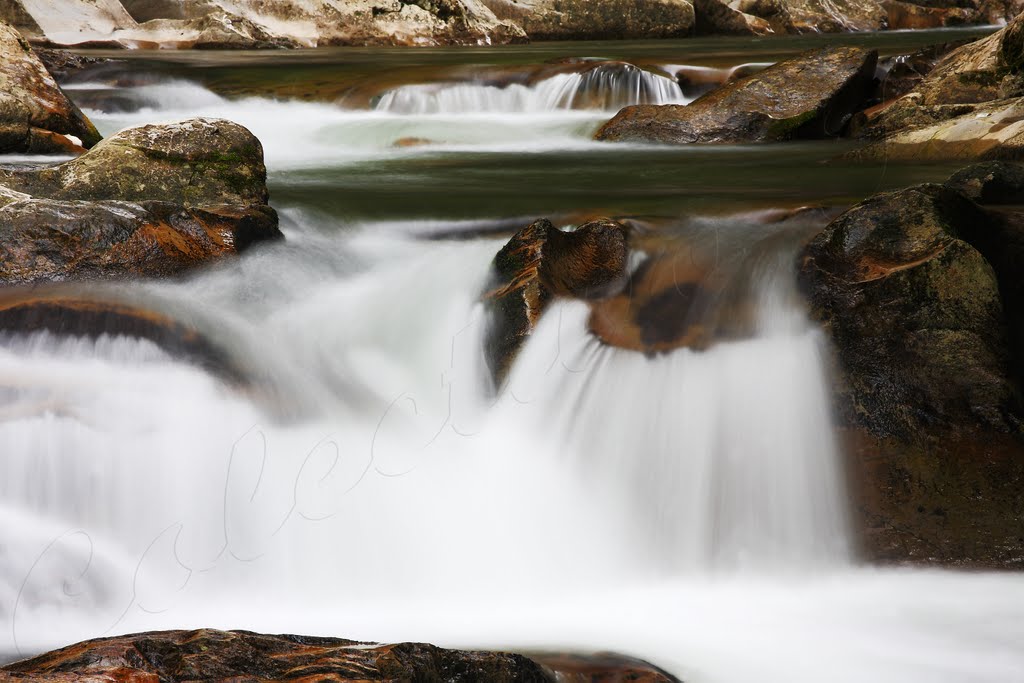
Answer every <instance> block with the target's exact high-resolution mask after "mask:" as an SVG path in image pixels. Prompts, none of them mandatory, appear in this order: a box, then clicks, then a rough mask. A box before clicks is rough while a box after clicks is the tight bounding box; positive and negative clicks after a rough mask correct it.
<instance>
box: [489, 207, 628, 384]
mask: <svg viewBox="0 0 1024 683" xmlns="http://www.w3.org/2000/svg"><path fill="white" fill-rule="evenodd" d="M628 254H629V251H628V247H627V239H626V229H625V228H624V226H622V225H621V224H620V223H617V222H615V221H611V220H608V219H598V220H594V221H590V222H588V223H585V224H583V225H581V226H579V227H578V228H577V229H576V230H574V231H571V232H563V231H561V230H559V229H558V228H556V227H555V226H554V225H552V224H551V222H550V221H548V220H539V221H536V222H534V223H531V224H530V225H528V226H526V227H525V228H523V229H522V230H520V231H519V232H517V233H516V234H515V235H513V236H512V239H510V240H509V241H508V243H507V244H506V245H505V246H504V247H502V249H501V251H499V252H498V254H497V255H496V256H495V257H494V262H493V263H492V265H491V276H490V280H489V282H488V285H487V287H486V289H485V292H484V295H483V301H484V303H485V305H486V308H487V311H488V318H489V320H488V325H487V332H486V334H485V342H484V343H485V353H486V359H487V364H488V367H489V369H490V371H491V375H492V377H493V378H494V381H495V385H500V384H501V383H502V381H503V380H504V378H505V375H506V374H507V372H508V369H509V367H510V366H511V364H512V361H513V360H514V358H515V355H516V353H517V352H518V351H519V348H520V347H521V346H522V344H523V342H524V341H525V340H526V338H527V337H528V336H529V335H530V333H531V332H533V329H534V327H536V325H537V322H538V321H539V320H540V316H541V315H542V314H543V313H544V311H545V309H546V308H547V306H548V305H549V304H550V303H551V301H553V300H554V299H555V297H560V296H561V297H574V298H581V299H588V300H593V299H600V298H603V297H607V296H612V295H614V294H615V293H617V291H618V290H619V289H620V288H621V287H622V286H623V285H624V284H625V281H626V277H627V261H628Z"/></svg>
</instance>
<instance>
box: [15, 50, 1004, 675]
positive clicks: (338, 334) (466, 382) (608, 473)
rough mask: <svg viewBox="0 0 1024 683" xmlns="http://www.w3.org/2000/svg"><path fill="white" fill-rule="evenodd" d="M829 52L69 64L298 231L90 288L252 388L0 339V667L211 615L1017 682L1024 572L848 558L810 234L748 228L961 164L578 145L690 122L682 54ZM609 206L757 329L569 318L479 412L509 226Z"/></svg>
mask: <svg viewBox="0 0 1024 683" xmlns="http://www.w3.org/2000/svg"><path fill="white" fill-rule="evenodd" d="M965 35H968V34H965V33H958V32H953V33H948V32H947V33H941V32H940V33H930V34H921V33H913V34H889V35H886V36H858V37H856V38H852V39H851V38H849V37H844V38H842V40H855V41H859V42H864V43H868V44H875V45H877V46H878V47H879V48H880V49H881V50H882V51H883V52H886V53H897V52H900V51H905V50H908V49H911V48H914V47H916V46H919V45H922V44H927V43H929V42H942V41H944V40H949V39H955V38H961V37H964V36H965ZM835 40H840V39H839V38H835V37H832V38H821V37H811V38H804V39H790V38H787V39H781V40H776V41H742V42H741V41H733V40H723V39H719V40H700V41H688V42H661V43H583V44H563V45H559V44H554V45H542V46H530V47H513V48H502V49H494V50H478V49H468V50H356V49H353V50H344V49H342V50H324V51H310V52H303V53H296V52H291V53H284V52H282V53H256V54H252V53H234V54H223V53H203V54H199V53H180V54H179V53H167V54H161V55H152V54H150V55H145V54H132V55H129V56H128V57H129V58H128V59H127V61H125V62H122V63H118V64H114V65H106V66H103V67H101V68H98V69H95V70H93V71H91V72H87V73H85V74H82V75H80V76H79V77H78V79H77V80H76V82H73V83H72V84H70V86H69V90H68V92H69V94H71V95H72V97H73V98H74V99H76V101H77V102H78V103H79V104H80V105H81V106H82V107H83V108H84V109H85V110H86V111H87V113H88V114H89V115H90V116H91V118H92V119H93V121H94V122H95V123H96V124H97V126H98V127H99V128H100V129H101V131H102V132H103V133H104V134H110V133H112V132H114V131H116V130H118V129H120V128H123V127H125V126H128V125H135V124H141V123H148V122H158V121H167V120H175V119H180V118H183V117H186V116H192V115H204V116H220V117H224V118H229V119H232V120H235V121H238V122H240V123H242V124H244V125H246V126H247V127H249V128H250V129H251V130H252V131H253V132H254V133H255V134H256V135H257V136H258V137H259V138H260V139H261V140H262V142H263V144H264V147H265V151H266V159H267V166H268V171H269V185H270V189H271V195H272V199H271V201H272V203H273V204H274V205H275V206H276V207H277V208H278V210H279V212H280V214H281V219H282V229H283V231H284V233H285V236H286V240H285V241H284V242H282V243H279V244H274V245H264V246H260V247H257V248H255V249H253V250H251V251H250V252H248V253H246V254H245V255H244V256H243V257H242V258H239V259H237V260H233V261H230V262H226V263H223V264H220V265H218V266H216V267H213V268H211V269H208V270H205V271H203V272H200V273H197V274H195V275H192V276H190V277H188V278H185V279H182V280H175V281H162V282H161V281H155V282H133V283H126V284H119V285H108V286H106V287H104V288H103V291H104V292H105V293H106V294H107V295H111V296H117V297H119V298H121V299H124V300H128V301H132V302H135V303H141V304H144V305H147V306H150V307H152V308H154V309H157V310H160V311H163V312H165V313H167V314H170V315H172V316H173V317H175V318H177V319H179V320H181V321H183V322H186V323H188V324H190V325H193V326H195V327H196V328H198V329H199V330H201V331H202V332H204V333H205V334H206V335H207V336H209V337H210V338H211V339H212V340H214V341H215V342H216V343H217V344H219V345H220V346H222V347H223V348H225V349H226V350H228V351H229V353H230V354H231V356H232V358H233V359H234V360H235V362H236V363H237V364H238V365H239V366H240V367H242V368H244V370H245V371H246V372H247V373H248V374H249V376H250V377H252V378H254V381H253V382H252V385H251V386H250V387H249V388H247V389H239V388H238V387H237V386H231V385H229V384H226V383H224V382H222V381H221V380H219V379H217V378H216V377H213V376H211V375H209V374H207V373H205V372H204V371H203V370H201V369H200V368H197V367H194V366H191V365H189V364H187V363H184V362H181V361H177V360H175V359H172V358H170V357H168V356H167V355H166V354H165V353H163V352H162V351H161V350H159V349H158V348H156V347H155V346H154V345H152V344H150V343H149V342H145V341H140V340H134V339H126V338H111V337H101V338H99V339H96V340H89V339H59V338H54V337H52V336H49V335H47V334H38V335H33V336H28V337H25V336H14V337H6V338H4V340H3V344H2V347H0V376H2V377H4V378H5V382H4V388H3V412H2V418H3V419H2V421H0V453H2V454H3V457H2V461H0V494H2V497H0V520H2V526H0V528H2V530H3V531H2V533H3V536H2V538H0V622H2V624H3V628H0V652H3V653H8V654H7V656H8V657H9V658H10V657H16V656H18V655H24V654H28V653H33V652H37V651H39V650H42V649H46V648H52V647H56V646H59V645H63V644H67V643H69V642H73V641H76V640H80V639H85V638H90V637H97V636H100V635H110V634H116V633H125V632H131V631H138V630H148V629H155V628H187V627H199V626H210V627H218V628H247V629H252V630H260V631H264V632H298V633H310V634H312V633H317V634H324V635H335V636H342V637H348V638H359V639H367V640H416V641H429V642H434V643H437V644H440V645H446V646H457V647H481V648H509V649H515V648H518V649H529V650H554V649H563V648H572V649H578V650H617V651H620V652H624V653H627V654H631V655H634V656H638V657H643V658H646V659H648V660H650V661H651V662H653V663H655V664H657V665H659V666H662V667H664V668H665V669H667V670H669V671H671V672H673V673H674V674H676V675H678V676H680V677H681V678H683V679H684V680H687V681H691V682H701V681H708V682H712V681H729V682H743V681H751V680H759V681H780V682H781V681H786V682H787V683H789V682H793V681H806V682H808V683H811V682H819V681H823V680H828V681H851V682H852V681H858V682H860V681H865V680H869V681H873V682H884V681H892V682H893V683H897V682H898V683H906V682H908V681H922V682H929V683H931V682H945V681H949V682H950V683H952V682H961V681H992V682H993V683H994V682H997V681H998V682H999V683H1004V682H1006V681H1013V680H1022V679H1024V647H1022V644H1024V577H1022V576H1021V575H1019V574H1010V573H1005V574H971V573H961V572H952V571H934V570H916V569H883V568H875V567H871V566H870V565H868V564H866V563H865V562H863V561H862V560H860V559H859V556H858V551H857V543H856V534H855V533H854V532H853V530H852V522H851V514H850V511H849V510H848V508H847V501H846V494H845V483H844V481H843V476H842V470H843V467H842V454H841V453H840V452H839V450H838V448H837V446H836V444H835V443H834V439H833V436H832V430H831V426H830V405H829V392H830V389H829V378H828V376H827V374H826V372H825V370H824V362H823V358H824V357H825V354H827V352H828V349H827V346H826V341H825V340H824V338H823V336H822V335H821V333H820V332H819V331H818V330H816V329H815V328H814V327H813V326H812V325H810V324H809V323H808V322H807V321H806V319H805V317H804V313H803V310H802V309H801V307H800V302H799V297H797V296H796V295H795V293H794V283H793V275H794V273H793V262H794V256H795V253H796V249H797V246H798V244H799V241H800V239H802V238H804V237H806V235H808V234H811V233H813V231H814V230H816V229H818V228H820V225H821V224H822V223H823V222H824V220H825V218H824V217H818V218H809V219H806V220H805V221H804V222H801V221H799V220H798V221H796V223H795V224H794V223H793V222H792V221H790V222H785V223H772V222H769V221H766V220H765V216H766V215H768V212H771V211H774V210H777V209H792V208H795V207H798V206H803V205H824V206H827V207H841V206H843V205H846V204H849V203H851V202H853V201H856V200H857V199H859V198H862V197H864V196H866V195H868V194H870V193H872V192H876V191H879V190H883V189H886V188H889V187H898V186H901V185H905V184H907V183H910V182H917V181H922V180H938V179H941V178H944V177H945V176H946V175H948V173H949V172H950V170H951V169H950V168H948V167H942V166H928V167H914V166H900V167H896V166H893V167H889V166H885V165H883V166H871V167H848V166H843V165H841V164H838V163H836V162H832V161H830V160H831V159H833V158H834V157H835V156H836V155H837V154H839V153H840V152H842V151H843V150H845V149H846V145H845V144H844V143H840V142H835V141H825V142H815V143H795V144H787V145H772V146H769V145H763V146H736V147H715V148H683V149H664V148H657V147H645V146H640V145H635V146H631V145H611V144H600V143H596V142H592V141H591V140H590V139H589V138H590V135H591V134H592V133H593V131H594V130H596V128H597V127H598V126H599V125H600V124H601V123H602V122H603V121H604V120H607V118H608V117H609V116H610V115H611V114H612V113H613V112H614V111H616V110H617V108H618V107H619V106H621V105H622V104H625V103H629V102H633V101H648V102H678V103H685V102H687V101H688V100H689V99H690V98H691V97H692V96H693V93H692V92H686V91H684V90H683V89H681V88H680V87H678V86H677V84H676V82H675V81H674V80H673V79H671V78H669V77H668V75H669V74H673V73H675V72H676V71H677V70H678V69H679V68H680V66H681V65H687V66H688V67H691V68H690V71H689V73H697V72H701V73H707V71H706V70H708V69H720V70H728V69H731V68H733V67H737V66H740V65H744V64H758V63H765V62H770V61H774V60H776V59H778V58H780V57H781V56H784V55H786V54H790V53H793V52H795V51H798V50H800V49H802V48H804V47H808V46H811V45H815V44H819V43H820V42H822V41H835ZM567 57H574V58H606V57H611V58H615V59H619V60H627V61H629V62H630V63H631V64H633V65H635V66H631V67H615V68H613V69H608V70H606V71H591V70H590V67H591V66H592V64H591V63H590V62H587V61H576V62H566V61H565V59H566V58H567ZM552 60H561V61H560V62H559V63H557V64H551V63H550V62H551V61H552ZM701 69H704V70H705V71H700V70H701ZM399 141H401V142H400V143H399V144H398V145H397V146H396V142H399ZM595 214H608V215H620V216H632V217H635V218H637V220H639V221H640V222H641V223H643V224H645V225H651V226H655V227H654V229H656V230H663V231H664V232H665V233H666V234H668V235H671V236H672V238H673V239H679V240H684V241H685V240H691V241H692V242H693V243H694V244H699V245H701V246H702V248H704V247H707V249H705V251H710V250H713V252H712V253H714V254H715V269H714V273H716V274H717V277H719V278H720V279H724V280H728V281H729V282H730V283H732V285H730V286H731V287H732V288H733V289H737V290H740V291H741V292H742V295H743V297H744V301H747V302H749V303H750V306H751V307H752V309H753V310H754V314H753V323H752V328H751V331H750V332H749V333H748V334H747V335H745V336H744V337H743V338H740V339H736V340H734V341H729V342H723V343H720V344H717V345H714V346H712V347H711V348H710V349H709V350H707V351H704V352H695V351H690V350H686V349H684V350H677V351H674V352H671V353H667V354H660V355H656V356H645V355H643V354H638V353H636V352H632V351H626V350H622V349H614V348H610V347H607V346H604V345H601V344H599V343H598V342H597V341H596V340H595V339H594V338H593V336H592V335H591V334H590V333H588V332H587V323H586V319H587V314H588V313H587V310H586V308H585V307H583V306H581V305H579V304H573V303H565V304H561V305H558V306H556V307H554V308H553V309H552V310H551V311H549V312H548V313H547V314H546V316H545V318H544V319H543V320H542V323H541V325H540V327H539V328H538V330H537V332H536V333H535V335H534V336H533V337H532V338H531V340H530V342H529V344H528V345H527V346H526V348H525V349H524V350H523V352H522V353H521V354H520V357H519V358H518V359H517V362H516V364H515V366H514V367H513V369H512V372H511V375H510V377H509V381H508V383H507V385H506V386H505V387H504V388H503V389H502V390H501V391H499V392H495V391H494V390H493V387H491V386H490V385H489V383H488V380H487V376H486V373H485V371H484V366H483V362H482V354H481V349H480V345H481V338H482V327H483V320H482V312H481V310H480V307H479V305H478V304H477V303H476V302H477V298H478V296H479V293H480V289H481V287H482V285H483V281H484V278H485V276H486V274H487V269H488V266H489V263H490V259H491V258H492V257H493V255H494V253H495V252H496V251H497V250H498V249H499V248H500V246H501V245H502V244H503V243H504V241H505V240H506V239H507V236H508V234H509V232H510V231H512V230H514V229H516V228H518V227H520V226H522V225H525V224H526V223H528V222H530V221H531V220H534V219H536V218H538V217H543V216H550V217H552V218H553V219H554V220H555V221H556V222H562V223H568V222H572V221H573V219H574V218H578V217H581V216H587V215H595ZM826 215H827V211H826V212H824V213H821V214H820V216H826ZM708 245H713V246H708ZM702 253H703V252H702Z"/></svg>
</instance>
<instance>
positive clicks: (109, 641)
mask: <svg viewBox="0 0 1024 683" xmlns="http://www.w3.org/2000/svg"><path fill="white" fill-rule="evenodd" d="M0 678H2V679H4V680H9V681H24V682H26V683H28V682H35V681H40V682H41V681H53V682H59V681H69V682H70V681H83V680H85V681H91V682H94V683H101V682H102V683H107V682H109V683H115V682H117V683H177V682H179V681H181V682H184V681H199V680H201V681H211V682H213V681H225V682H226V681H304V682H309V683H312V682H313V681H334V682H337V683H340V682H343V681H424V682H425V683H428V682H435V681H436V682H437V683H441V682H442V681H489V682H494V683H512V682H517V683H518V682H522V683H555V682H556V681H579V682H580V683H584V682H591V683H598V682H602V683H603V682H606V681H635V682H637V683H673V682H676V681H677V679H675V678H674V677H672V676H670V675H668V674H666V673H664V672H663V671H660V670H659V669H657V668H655V667H653V666H651V665H649V664H646V663H644V662H640V661H637V660H633V659H630V658H627V657H621V656H618V655H597V656H573V655H547V656H540V657H537V658H532V657H526V656H524V655H520V654H512V653H507V652H474V651H464V650H447V649H444V648H440V647H436V646H434V645H428V644H425V643H397V644H376V643H363V642H358V641H354V640H344V639H341V638H323V637H316V636H295V635H261V634H258V633H251V632H248V631H216V630H212V629H201V630H197V631H158V632H151V633H138V634H134V635H127V636H118V637H114V638H101V639H98V640H90V641H87V642H84V643H79V644H77V645H71V646H70V647H66V648H63V649H60V650H55V651H53V652H50V653H47V654H43V655H40V656H38V657H33V658H32V659H27V660H24V661H21V662H15V663H14V664H11V665H8V666H6V667H3V668H0Z"/></svg>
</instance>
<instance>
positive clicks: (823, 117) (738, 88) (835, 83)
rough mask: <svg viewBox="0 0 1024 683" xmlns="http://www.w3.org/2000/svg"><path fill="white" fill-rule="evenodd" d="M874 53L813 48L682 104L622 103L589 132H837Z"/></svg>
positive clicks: (671, 137) (662, 138) (614, 135)
mask: <svg viewBox="0 0 1024 683" xmlns="http://www.w3.org/2000/svg"><path fill="white" fill-rule="evenodd" d="M877 57H878V55H877V53H876V52H874V51H869V50H864V49H861V48H852V47H849V48H823V49H819V50H812V51H809V52H805V53H803V54H802V55H800V56H799V57H796V58H794V59H790V60H786V61H784V62H780V63H778V64H776V65H774V66H771V67H769V68H767V69H764V70H763V71H759V72H758V73H755V74H753V75H751V76H748V77H747V78H743V79H741V80H737V81H732V82H729V83H726V84H725V85H723V86H722V87H720V88H718V89H716V90H713V91H711V92H709V93H708V94H706V95H704V96H702V97H700V98H698V99H697V100H695V101H694V102H692V103H691V104H689V105H687V106H677V105H664V106H654V105H641V106H633V107H626V108H625V109H623V110H622V111H620V112H619V113H618V114H617V115H616V116H615V117H614V118H613V119H612V120H611V121H609V122H608V123H606V124H605V125H604V126H603V127H602V128H601V130H599V131H598V132H597V135H596V136H595V137H596V138H597V139H598V140H609V141H632V142H664V143H675V144H687V143H694V142H697V143H714V142H719V143H723V142H729V143H735V142H762V141H768V140H786V139H791V138H821V137H829V136H836V135H839V133H840V132H841V131H842V130H843V127H844V126H845V125H846V123H847V121H848V120H849V118H850V117H851V115H852V114H853V112H855V111H857V110H858V108H859V107H860V106H861V105H862V104H863V102H864V101H865V99H866V98H867V96H868V94H869V93H870V91H871V88H872V87H873V85H874V73H875V64H876V62H877Z"/></svg>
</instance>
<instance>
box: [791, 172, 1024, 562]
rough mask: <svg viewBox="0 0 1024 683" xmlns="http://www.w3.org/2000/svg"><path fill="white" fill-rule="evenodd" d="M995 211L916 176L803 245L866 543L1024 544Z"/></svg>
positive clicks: (981, 551) (969, 555)
mask: <svg viewBox="0 0 1024 683" xmlns="http://www.w3.org/2000/svg"><path fill="white" fill-rule="evenodd" d="M991 225H992V218H991V216H990V215H989V214H988V213H986V212H985V211H984V210H983V209H981V208H980V207H978V206H977V205H976V204H974V203H973V202H971V201H970V200H969V199H967V198H966V197H964V196H962V195H960V194H959V193H957V192H955V191H954V190H951V189H948V188H945V187H943V186H939V185H920V186H916V187H911V188H908V189H905V190H900V191H896V192H888V193H884V194H880V195H876V196H874V197H871V198H869V199H868V200H866V201H864V202H862V203H861V204H858V205H857V206H855V207H853V208H852V209H850V210H849V211H847V212H846V213H844V214H843V215H841V216H840V217H838V218H837V219H836V220H835V221H833V222H832V223H831V224H830V225H829V226H828V227H827V228H826V229H825V230H824V231H823V232H822V233H821V234H819V235H818V236H817V237H815V238H814V239H813V240H812V241H811V242H810V243H809V244H808V245H807V247H806V249H805V250H804V252H803V256H802V261H801V266H800V275H799V277H800V283H801V288H802V290H803V291H804V292H805V294H806V296H807V298H808V301H809V303H810V309H811V313H812V317H814V318H815V319H817V320H819V321H821V322H822V324H823V325H824V327H825V330H826V332H827V333H828V335H829V336H830V337H831V339H832V342H833V346H834V348H835V353H836V374H837V379H838V382H837V387H838V389H837V391H838V409H839V420H840V424H841V427H842V430H843V435H844V438H845V439H846V441H847V445H848V450H849V452H850V453H851V457H852V461H851V464H850V470H851V474H852V479H853V483H854V499H855V503H856V507H857V509H858V510H859V512H860V513H861V515H862V517H863V520H864V522H865V524H866V526H867V529H868V532H867V534H866V537H865V542H866V543H867V550H868V553H869V555H870V556H871V557H872V558H873V559H885V560H892V561H907V560H911V561H918V562H931V563H950V562H958V563H963V564H966V565H972V566H1010V565H1012V564H1013V563H1014V562H1019V558H1020V557H1022V555H1021V551H1022V550H1024V541H1022V540H1021V538H1020V534H1019V521H1018V522H1014V521H1012V520H1013V519H1014V518H1015V516H1016V519H1018V520H1019V515H1020V513H1021V512H1022V511H1024V488H1021V483H1024V439H1022V437H1021V404H1020V391H1019V385H1018V384H1017V382H1016V380H1015V375H1014V370H1013V368H1014V361H1013V356H1012V350H1013V345H1012V344H1011V341H1010V336H1009V332H1008V325H1007V317H1006V311H1007V309H1006V308H1005V307H1004V299H1003V294H1002V293H1001V286H1000V282H999V279H998V278H997V274H996V272H995V271H994V270H993V266H992V264H991V263H990V262H989V260H987V259H986V256H985V255H983V253H982V249H984V251H990V250H991V249H990V247H984V248H983V247H982V245H983V243H984V242H985V241H986V240H987V239H990V237H991V234H992V233H991V230H990V227H989V226H991ZM987 235H988V237H986V236H987ZM972 243H973V244H977V245H978V247H977V248H976V247H975V246H972ZM972 491H973V493H972ZM936 510H939V512H936ZM1015 558H1016V559H1015Z"/></svg>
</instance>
